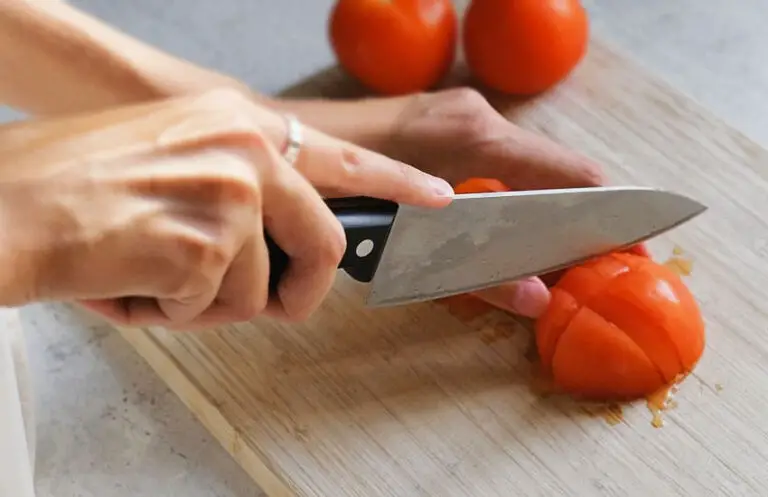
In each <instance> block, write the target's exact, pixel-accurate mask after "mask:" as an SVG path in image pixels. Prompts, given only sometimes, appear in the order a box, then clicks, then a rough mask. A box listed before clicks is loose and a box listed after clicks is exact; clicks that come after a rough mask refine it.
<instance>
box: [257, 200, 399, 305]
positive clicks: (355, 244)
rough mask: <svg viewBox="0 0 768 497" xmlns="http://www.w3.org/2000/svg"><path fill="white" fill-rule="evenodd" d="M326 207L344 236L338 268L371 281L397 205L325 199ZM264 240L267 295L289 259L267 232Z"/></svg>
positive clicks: (355, 276) (274, 287)
mask: <svg viewBox="0 0 768 497" xmlns="http://www.w3.org/2000/svg"><path fill="white" fill-rule="evenodd" d="M326 205H328V207H329V208H330V209H331V211H332V212H333V213H334V214H335V215H336V218H337V219H338V220H339V221H340V222H341V225H342V226H343V227H344V233H345V235H346V237H347V250H346V252H345V253H344V257H343V258H342V260H341V262H340V263H339V269H344V270H345V271H346V272H347V274H349V275H350V276H351V277H352V278H354V279H355V280H357V281H361V282H364V283H368V282H370V281H371V280H372V279H373V275H374V274H375V273H376V268H377V266H378V264H379V259H380V258H381V252H382V251H383V250H384V246H385V245H386V243H387V237H388V236H389V231H390V229H391V228H392V223H393V222H394V220H395V214H397V207H398V206H397V204H396V203H394V202H389V201H386V200H379V199H374V198H368V197H348V198H338V199H328V200H326ZM264 238H265V241H266V243H267V249H268V251H269V293H270V294H274V293H275V292H276V290H277V287H278V285H279V283H280V280H281V278H282V276H283V273H284V272H285V270H286V269H287V268H288V265H289V264H290V258H289V257H288V255H287V254H286V253H285V252H284V251H283V250H282V249H281V248H280V247H279V246H278V245H277V244H276V243H275V241H274V240H272V238H271V237H270V236H269V234H268V233H264Z"/></svg>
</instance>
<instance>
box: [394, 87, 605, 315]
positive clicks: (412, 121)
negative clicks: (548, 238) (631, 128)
mask: <svg viewBox="0 0 768 497" xmlns="http://www.w3.org/2000/svg"><path fill="white" fill-rule="evenodd" d="M384 151H385V152H386V153H387V154H388V155H391V156H392V157H396V158H397V159H399V160H402V161H405V162H407V163H409V164H412V165H414V166H416V167H418V168H420V169H422V170H423V171H426V172H428V173H430V174H434V175H437V176H440V177H443V178H445V179H447V180H448V181H449V182H451V183H452V184H454V185H455V184H457V183H459V182H461V181H463V180H465V179H468V178H470V177H486V178H496V179H498V180H500V181H501V182H503V183H504V184H506V185H507V186H508V187H510V188H513V189H515V190H536V189H548V188H571V187H587V186H599V185H602V184H604V182H605V179H604V176H603V174H602V172H601V170H600V167H599V166H598V165H597V164H595V163H594V162H592V161H590V160H589V159H587V158H585V157H583V156H581V155H580V154H578V153H576V152H573V151H570V150H568V149H566V148H564V147H562V146H560V145H558V144H556V143H554V142H552V141H551V140H549V139H547V138H545V137H542V136H539V135H536V134H534V133H531V132H529V131H526V130H523V129H522V128H520V127H518V126H515V125H514V124H512V123H510V122H509V121H507V120H506V119H505V118H504V117H503V116H501V115H500V114H499V113H497V112H496V111H495V110H494V109H493V108H492V107H491V105H490V104H489V103H488V102H487V101H486V100H485V98H483V97H482V96H481V95H480V94H479V93H477V92H475V91H473V90H470V89H466V88H460V89H451V90H446V91H442V92H437V93H432V94H423V95H418V96H416V97H414V98H412V99H411V103H410V104H409V105H408V106H407V108H406V110H405V111H404V112H403V113H402V114H401V116H400V119H399V124H398V125H397V126H396V131H395V137H394V139H392V140H391V142H390V146H389V148H387V149H385V150H384ZM476 295H477V296H479V297H481V298H482V299H484V300H486V301H488V302H489V303H491V304H493V305H495V306H497V307H501V308H503V309H506V310H508V311H510V312H513V313H516V314H520V315H523V316H527V317H537V316H538V315H540V314H541V312H543V310H544V308H545V307H546V305H547V303H548V302H549V291H548V289H547V287H546V286H545V285H544V284H543V283H542V281H541V279H539V278H529V279H526V280H522V281H519V282H515V283H511V284H505V285H502V286H499V287H496V288H491V289H487V290H483V291H481V292H477V293H476Z"/></svg>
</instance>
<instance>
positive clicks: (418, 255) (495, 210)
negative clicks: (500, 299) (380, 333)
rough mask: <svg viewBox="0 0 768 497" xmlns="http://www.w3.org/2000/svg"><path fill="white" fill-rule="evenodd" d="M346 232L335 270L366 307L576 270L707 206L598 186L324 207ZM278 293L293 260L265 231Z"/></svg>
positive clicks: (335, 202)
mask: <svg viewBox="0 0 768 497" xmlns="http://www.w3.org/2000/svg"><path fill="white" fill-rule="evenodd" d="M326 204H327V205H328V207H329V208H330V209H331V210H332V212H333V213H334V214H335V215H336V217H337V218H338V219H339V221H340V222H341V224H342V226H343V227H344V232H345V234H346V237H347V249H346V252H345V254H344V257H343V258H342V260H341V262H340V263H339V268H340V269H343V270H344V271H346V273H347V274H348V275H349V276H351V277H352V278H354V279H355V280H357V281H360V282H365V283H369V282H370V289H369V293H368V297H367V300H366V306H367V307H383V306H392V305H402V304H408V303H413V302H419V301H425V300H432V299H436V298H442V297H447V296H450V295H456V294H459V293H465V292H471V291H476V290H480V289H483V288H487V287H492V286H496V285H498V284H500V283H504V282H508V281H512V280H517V279H520V278H525V277H529V276H537V275H541V274H545V273H549V272H551V271H556V270H559V269H564V268H566V267H569V266H572V265H575V264H579V263H580V262H583V261H585V260H588V259H590V258H592V257H596V256H599V255H603V254H607V253H610V252H615V251H619V250H623V249H626V248H628V247H631V246H632V245H635V244H637V243H640V242H643V241H645V240H647V239H649V238H652V237H654V236H656V235H659V234H661V233H664V232H666V231H668V230H670V229H672V228H675V227H677V226H679V225H681V224H683V223H684V222H686V221H688V220H690V219H692V218H694V217H696V216H697V215H699V214H701V213H702V212H704V211H705V210H706V209H707V208H706V207H705V206H704V205H702V204H700V203H699V202H697V201H695V200H693V199H691V198H688V197H686V196H683V195H680V194H678V193H672V192H667V191H663V190H658V189H653V188H645V187H595V188H570V189H558V190H535V191H523V192H501V193H477V194H462V195H455V196H454V197H453V200H452V202H451V203H450V204H449V205H448V206H446V207H443V208H424V207H413V206H409V205H398V204H396V203H394V202H390V201H385V200H379V199H373V198H368V197H351V198H339V199H328V200H326ZM265 238H266V242H267V247H268V250H269V260H270V278H269V280H270V282H269V284H270V291H271V292H274V291H275V289H276V288H277V285H278V283H279V281H280V277H281V276H282V274H283V272H284V271H285V269H286V268H287V266H288V264H289V262H290V261H289V258H288V256H287V255H286V254H285V252H283V251H282V250H281V249H280V247H279V246H278V245H277V244H276V243H275V242H274V241H273V240H272V239H271V238H270V237H269V236H268V234H266V233H265Z"/></svg>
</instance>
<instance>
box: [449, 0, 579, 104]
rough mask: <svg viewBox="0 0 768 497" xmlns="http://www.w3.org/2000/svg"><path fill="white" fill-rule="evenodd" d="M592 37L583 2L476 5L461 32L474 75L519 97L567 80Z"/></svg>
mask: <svg viewBox="0 0 768 497" xmlns="http://www.w3.org/2000/svg"><path fill="white" fill-rule="evenodd" d="M588 38H589V23H588V17H587V12H586V10H585V9H584V7H583V6H582V5H581V3H580V1H579V0H472V2H471V3H470V5H469V7H468V9H467V11H466V13H465V17H464V28H463V32H462V41H463V45H464V52H465V55H466V62H467V66H468V67H469V69H470V71H471V72H472V73H473V74H474V76H475V77H476V78H477V79H478V80H479V81H480V82H482V83H483V84H485V85H487V86H489V87H491V88H493V89H495V90H497V91H500V92H503V93H510V94H517V95H533V94H537V93H541V92H543V91H545V90H547V89H548V88H550V87H552V86H553V85H555V84H557V83H558V82H560V81H561V80H563V79H564V78H565V77H566V76H568V74H569V73H570V72H571V71H572V70H573V69H574V68H575V67H576V66H577V65H578V63H579V61H580V60H581V59H582V57H583V56H584V54H585V53H586V50H587V43H588Z"/></svg>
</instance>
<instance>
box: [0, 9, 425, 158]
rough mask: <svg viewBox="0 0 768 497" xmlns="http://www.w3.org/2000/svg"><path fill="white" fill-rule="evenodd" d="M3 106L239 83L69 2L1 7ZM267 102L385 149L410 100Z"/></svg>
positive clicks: (59, 108) (83, 104)
mask: <svg viewBox="0 0 768 497" xmlns="http://www.w3.org/2000/svg"><path fill="white" fill-rule="evenodd" d="M0 68H2V73H3V78H0V102H4V103H6V104H8V105H10V106H12V107H15V108H17V109H19V110H22V111H24V112H28V113H31V114H37V115H52V114H62V113H69V112H80V111H86V110H93V109H99V108H105V107H109V106H112V105H121V104H128V103H134V102H139V101H146V100H152V99H156V98H165V97H169V96H174V95H182V94H188V93H194V92H200V91H204V90H207V89H211V88H215V87H221V86H228V87H236V88H240V89H242V90H244V91H249V90H248V89H247V88H246V87H245V86H243V85H242V84H241V83H239V82H238V81H236V80H234V79H233V78H230V77H228V76H225V75H222V74H220V73H217V72H214V71H210V70H207V69H204V68H200V67H198V66H195V65H194V64H191V63H189V62H187V61H184V60H181V59H178V58H176V57H173V56H171V55H169V54H167V53H164V52H162V51H160V50H157V49H155V48H153V47H151V46H149V45H147V44H144V43H142V42H140V41H138V40H136V39H134V38H132V37H130V36H128V35H126V34H124V33H121V32H119V31H118V30H115V29H113V28H111V27H109V26H107V25H105V24H104V23H102V22H100V21H99V20H97V19H95V18H93V17H91V16H88V15H86V14H83V13H81V12H79V11H77V9H75V8H73V7H71V6H69V5H67V4H66V3H64V2H39V1H34V0H14V1H12V2H0ZM254 97H255V98H256V99H257V100H259V101H260V102H261V103H263V104H264V105H267V106H269V107H272V108H274V109H276V110H278V111H281V112H287V113H292V114H295V115H296V116H297V117H298V118H299V119H301V120H302V121H303V122H305V123H306V124H308V125H311V126H313V127H315V128H317V129H320V130H322V131H324V132H325V133H328V134H330V135H333V136H336V137H338V138H342V139H345V140H348V141H352V142H354V143H357V144H359V145H362V146H366V147H369V148H374V149H379V148H380V146H381V144H382V142H384V141H386V139H387V138H388V137H389V134H390V133H391V130H392V128H393V127H394V126H395V124H396V122H397V119H398V116H399V115H400V114H401V112H402V110H403V109H404V108H405V106H406V105H407V103H408V101H409V99H410V98H411V97H398V98H388V99H364V100H358V101H343V102H341V101H328V100H282V99H275V98H270V97H267V96H265V95H260V94H258V93H254Z"/></svg>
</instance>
